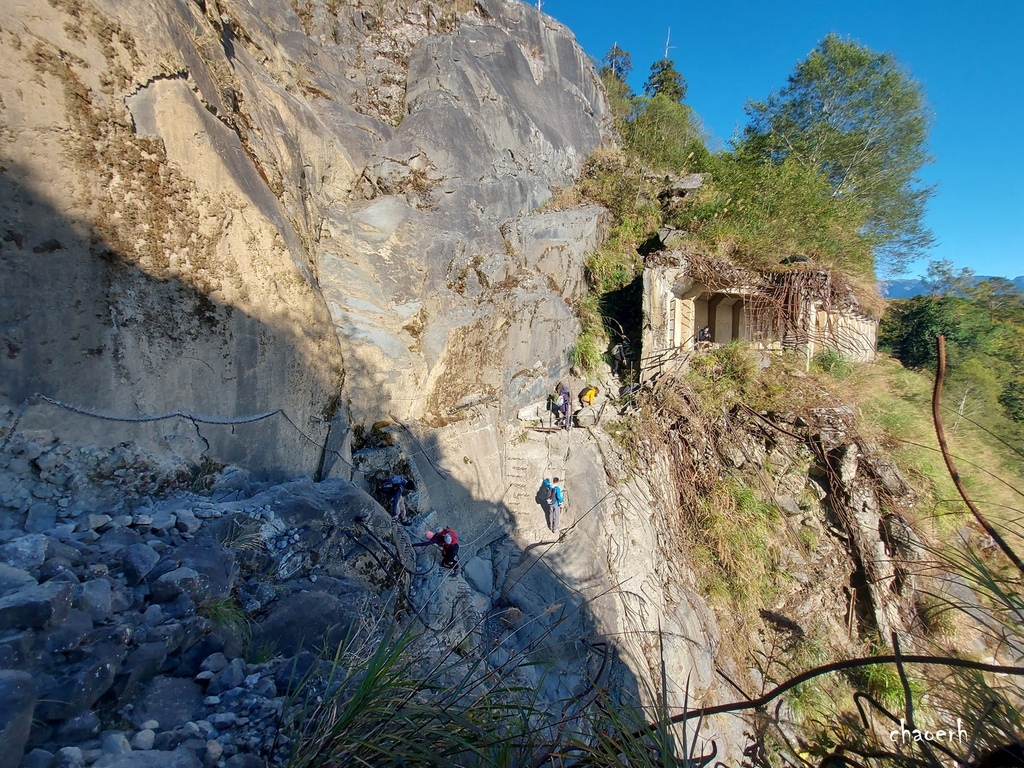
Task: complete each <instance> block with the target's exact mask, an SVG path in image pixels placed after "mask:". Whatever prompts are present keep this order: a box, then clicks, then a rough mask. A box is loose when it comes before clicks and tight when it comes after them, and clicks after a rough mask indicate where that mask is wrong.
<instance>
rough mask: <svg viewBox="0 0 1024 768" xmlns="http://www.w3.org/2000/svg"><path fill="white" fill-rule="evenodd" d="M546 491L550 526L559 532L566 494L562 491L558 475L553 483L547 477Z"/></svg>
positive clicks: (545, 482) (545, 480)
mask: <svg viewBox="0 0 1024 768" xmlns="http://www.w3.org/2000/svg"><path fill="white" fill-rule="evenodd" d="M544 491H545V494H546V496H545V501H546V502H547V508H548V528H550V529H551V530H552V531H553V532H555V533H557V532H558V524H559V522H560V520H561V517H562V507H563V506H564V505H565V495H564V494H563V493H562V488H561V486H559V485H558V478H557V477H556V478H555V480H554V483H552V482H551V480H550V479H549V478H547V477H545V478H544Z"/></svg>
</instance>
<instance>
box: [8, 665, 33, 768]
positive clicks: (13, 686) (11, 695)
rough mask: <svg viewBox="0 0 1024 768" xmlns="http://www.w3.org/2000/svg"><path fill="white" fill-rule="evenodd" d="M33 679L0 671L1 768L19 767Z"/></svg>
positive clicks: (29, 716) (29, 724) (29, 721)
mask: <svg viewBox="0 0 1024 768" xmlns="http://www.w3.org/2000/svg"><path fill="white" fill-rule="evenodd" d="M36 695H37V690H36V682H35V680H33V679H32V676H31V675H30V674H28V673H27V672H17V671H12V670H0V768H18V764H19V763H20V762H21V756H22V754H24V752H25V744H26V743H27V742H28V736H29V730H30V729H31V727H32V713H33V710H34V709H35V705H36Z"/></svg>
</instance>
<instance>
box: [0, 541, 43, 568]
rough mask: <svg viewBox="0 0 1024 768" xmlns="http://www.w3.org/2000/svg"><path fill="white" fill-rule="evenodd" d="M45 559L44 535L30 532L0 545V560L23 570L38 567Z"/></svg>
mask: <svg viewBox="0 0 1024 768" xmlns="http://www.w3.org/2000/svg"><path fill="white" fill-rule="evenodd" d="M45 560H46V536H44V535H43V534H41V533H30V534H29V535H27V536H19V537H18V538H16V539H14V540H12V541H9V542H7V543H6V544H4V545H3V546H0V562H3V563H6V564H7V565H9V566H11V567H13V568H20V569H22V570H25V571H34V570H36V569H38V568H39V567H40V566H41V565H42V564H43V562H44V561H45Z"/></svg>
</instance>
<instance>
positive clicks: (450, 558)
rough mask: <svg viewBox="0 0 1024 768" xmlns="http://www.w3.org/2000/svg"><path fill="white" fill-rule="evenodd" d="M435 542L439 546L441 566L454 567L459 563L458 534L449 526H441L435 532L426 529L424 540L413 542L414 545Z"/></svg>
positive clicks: (420, 545) (427, 544) (419, 545)
mask: <svg viewBox="0 0 1024 768" xmlns="http://www.w3.org/2000/svg"><path fill="white" fill-rule="evenodd" d="M431 544H437V546H439V547H440V548H441V567H442V568H455V567H456V566H457V565H458V564H459V558H458V554H459V534H457V533H456V532H455V531H453V530H452V529H451V528H442V529H441V530H440V531H438V532H437V533H434V532H433V531H427V537H426V540H425V541H417V542H415V543H413V546H414V547H429V546H430V545H431Z"/></svg>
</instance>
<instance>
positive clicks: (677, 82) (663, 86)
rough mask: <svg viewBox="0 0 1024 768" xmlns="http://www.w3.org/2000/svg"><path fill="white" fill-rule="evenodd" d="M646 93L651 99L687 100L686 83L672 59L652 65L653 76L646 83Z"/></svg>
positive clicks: (662, 60)
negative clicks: (660, 97) (657, 97)
mask: <svg viewBox="0 0 1024 768" xmlns="http://www.w3.org/2000/svg"><path fill="white" fill-rule="evenodd" d="M644 93H645V94H647V96H649V97H654V96H664V97H665V98H667V99H668V100H669V101H674V102H677V103H680V104H681V103H682V102H683V99H685V98H686V81H685V80H684V79H683V76H682V75H681V74H679V72H678V70H676V65H675V63H674V62H673V61H672V59H667V58H666V59H661V60H659V61H656V62H654V63H653V64H651V76H650V77H648V78H647V82H646V83H644Z"/></svg>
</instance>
